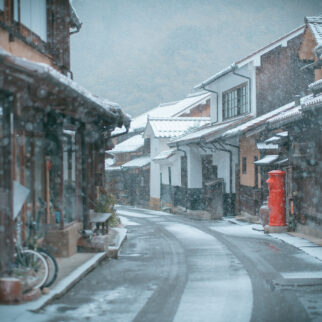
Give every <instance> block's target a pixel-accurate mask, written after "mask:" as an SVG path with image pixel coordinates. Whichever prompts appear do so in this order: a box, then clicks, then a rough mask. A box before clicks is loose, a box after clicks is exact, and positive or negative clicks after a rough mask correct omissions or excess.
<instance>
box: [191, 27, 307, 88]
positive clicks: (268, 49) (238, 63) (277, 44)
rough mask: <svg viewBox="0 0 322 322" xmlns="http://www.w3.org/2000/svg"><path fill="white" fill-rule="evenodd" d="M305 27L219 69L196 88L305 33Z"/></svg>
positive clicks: (202, 86)
mask: <svg viewBox="0 0 322 322" xmlns="http://www.w3.org/2000/svg"><path fill="white" fill-rule="evenodd" d="M304 29H305V25H302V26H300V27H298V28H296V29H294V30H292V31H291V32H289V33H287V34H286V35H284V36H282V37H280V38H278V39H277V40H275V41H273V42H272V43H270V44H268V45H266V46H264V47H262V48H260V49H258V50H256V51H254V52H253V53H251V54H249V55H248V56H246V57H244V58H242V59H240V60H238V61H237V62H234V63H232V64H231V65H230V66H228V67H226V68H225V69H223V70H221V71H219V72H218V73H216V74H215V75H213V76H211V77H209V78H208V79H206V80H205V81H203V82H202V83H200V84H198V85H196V86H195V87H194V88H195V89H201V88H204V87H205V86H207V85H209V84H211V83H213V82H214V81H216V80H217V79H219V78H221V77H223V76H225V75H227V74H229V73H231V72H232V71H234V70H236V69H238V68H239V67H241V66H243V65H245V64H247V63H248V62H249V61H252V60H253V59H254V58H255V57H256V56H257V55H263V54H265V53H266V52H268V51H270V50H272V49H274V48H275V47H277V46H279V45H281V44H282V43H283V42H285V41H288V40H290V39H292V38H294V37H296V36H298V35H299V34H301V33H303V31H304Z"/></svg>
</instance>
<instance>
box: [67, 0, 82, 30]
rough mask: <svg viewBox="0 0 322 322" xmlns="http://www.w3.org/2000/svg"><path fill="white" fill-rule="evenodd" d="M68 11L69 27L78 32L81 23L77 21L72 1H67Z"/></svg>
mask: <svg viewBox="0 0 322 322" xmlns="http://www.w3.org/2000/svg"><path fill="white" fill-rule="evenodd" d="M69 10H70V20H71V25H72V26H73V27H74V28H76V31H77V32H78V31H79V30H80V29H81V27H82V24H83V23H82V22H81V20H80V19H79V17H78V15H77V12H76V10H75V8H74V6H73V0H69Z"/></svg>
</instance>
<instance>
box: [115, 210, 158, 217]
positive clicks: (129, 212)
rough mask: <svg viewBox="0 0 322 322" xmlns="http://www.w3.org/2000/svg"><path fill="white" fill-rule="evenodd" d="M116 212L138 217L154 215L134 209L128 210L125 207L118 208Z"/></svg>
mask: <svg viewBox="0 0 322 322" xmlns="http://www.w3.org/2000/svg"><path fill="white" fill-rule="evenodd" d="M116 212H117V214H118V215H121V216H128V217H137V218H151V217H153V216H152V215H147V214H143V213H139V212H134V211H128V210H124V209H116Z"/></svg>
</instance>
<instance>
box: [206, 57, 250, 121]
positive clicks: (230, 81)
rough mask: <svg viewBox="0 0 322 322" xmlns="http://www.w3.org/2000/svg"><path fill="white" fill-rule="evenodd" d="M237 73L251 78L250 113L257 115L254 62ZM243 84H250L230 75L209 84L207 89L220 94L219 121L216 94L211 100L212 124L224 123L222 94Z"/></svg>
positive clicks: (244, 79) (241, 78)
mask: <svg viewBox="0 0 322 322" xmlns="http://www.w3.org/2000/svg"><path fill="white" fill-rule="evenodd" d="M236 73H238V74H241V75H245V76H247V77H251V79H252V80H251V106H250V113H251V114H253V115H256V68H255V67H254V64H253V62H250V63H248V64H246V65H244V66H243V67H241V68H238V69H237V70H236ZM243 83H248V79H246V78H243V77H240V76H237V75H234V74H233V73H229V74H227V75H225V76H223V77H221V78H219V79H218V80H216V81H215V82H213V83H211V84H209V85H208V86H207V88H209V89H211V90H213V91H216V92H218V94H219V95H218V106H219V109H218V119H217V98H216V94H212V95H211V100H210V117H211V122H222V121H223V118H222V94H223V92H225V91H227V90H229V89H231V88H233V87H235V86H238V85H241V84H243Z"/></svg>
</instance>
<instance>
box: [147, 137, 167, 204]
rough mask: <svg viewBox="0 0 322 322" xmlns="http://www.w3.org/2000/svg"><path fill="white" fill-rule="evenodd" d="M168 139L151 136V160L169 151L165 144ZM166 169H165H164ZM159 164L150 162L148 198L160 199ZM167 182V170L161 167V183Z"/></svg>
mask: <svg viewBox="0 0 322 322" xmlns="http://www.w3.org/2000/svg"><path fill="white" fill-rule="evenodd" d="M168 141H169V139H168V138H156V137H154V136H153V135H152V136H151V141H150V144H151V159H153V158H154V157H155V156H156V155H158V154H159V153H160V152H161V151H164V150H169V146H168V145H167V142H168ZM164 168H166V169H164ZM160 171H161V167H160V164H159V163H157V162H155V161H151V167H150V197H152V198H158V199H160V184H161V183H160ZM164 180H168V168H167V167H165V166H163V169H162V181H163V182H164Z"/></svg>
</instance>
